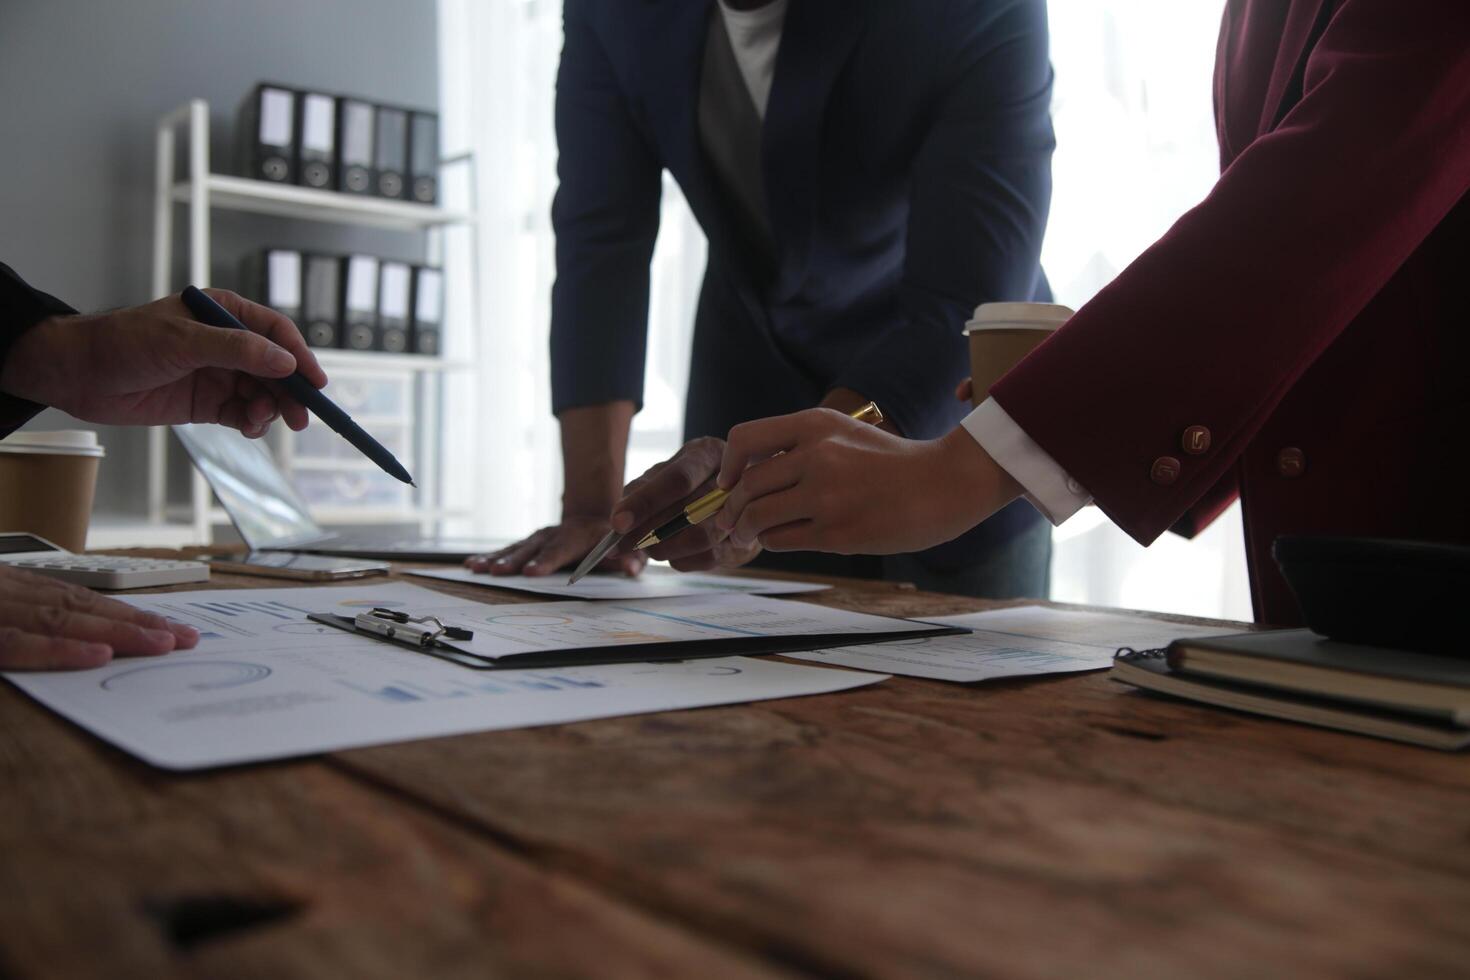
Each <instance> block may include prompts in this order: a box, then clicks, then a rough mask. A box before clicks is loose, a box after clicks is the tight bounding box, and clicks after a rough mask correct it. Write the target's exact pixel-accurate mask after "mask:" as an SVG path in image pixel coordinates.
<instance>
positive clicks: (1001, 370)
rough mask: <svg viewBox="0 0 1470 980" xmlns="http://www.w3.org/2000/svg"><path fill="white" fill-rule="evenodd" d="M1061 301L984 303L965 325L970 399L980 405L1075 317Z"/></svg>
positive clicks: (976, 309) (976, 308)
mask: <svg viewBox="0 0 1470 980" xmlns="http://www.w3.org/2000/svg"><path fill="white" fill-rule="evenodd" d="M1072 312H1073V311H1072V310H1071V309H1070V308H1069V307H1066V306H1062V305H1060V304H1058V303H982V304H980V305H979V306H977V307H975V315H974V316H973V317H971V318H970V320H969V322H968V323H966V324H965V336H967V337H969V338H970V377H971V379H972V380H971V384H972V391H971V394H970V398H971V400H972V401H973V403H974V404H976V405H979V404H980V403H981V402H983V401H984V400H985V398H986V396H987V395H989V394H990V388H991V386H992V385H994V384H995V383H996V382H997V381H999V380H1000V379H1001V378H1003V377H1005V375H1006V374H1007V373H1008V372H1009V371H1010V370H1011V368H1013V367H1015V366H1016V365H1017V364H1019V363H1020V362H1021V361H1022V359H1024V358H1025V357H1026V355H1027V354H1029V353H1031V352H1032V351H1033V350H1035V349H1036V348H1037V347H1038V346H1040V344H1041V342H1042V341H1043V340H1045V339H1046V338H1048V337H1050V336H1051V335H1052V333H1054V332H1055V331H1056V330H1057V328H1058V327H1060V326H1061V325H1062V324H1064V323H1066V322H1067V321H1068V320H1069V319H1071V317H1072Z"/></svg>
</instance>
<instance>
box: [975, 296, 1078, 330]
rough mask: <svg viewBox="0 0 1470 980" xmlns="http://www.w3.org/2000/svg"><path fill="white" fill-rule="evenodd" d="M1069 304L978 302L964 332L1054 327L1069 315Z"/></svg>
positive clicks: (1063, 321)
mask: <svg viewBox="0 0 1470 980" xmlns="http://www.w3.org/2000/svg"><path fill="white" fill-rule="evenodd" d="M1072 314H1073V310H1072V308H1071V307H1068V306H1062V305H1061V304H1060V303H981V304H980V305H979V306H977V307H975V315H974V316H973V317H971V318H970V321H969V322H968V323H966V324H965V333H974V332H976V331H978V330H1055V329H1056V328H1057V327H1060V326H1061V325H1062V324H1064V323H1066V322H1067V321H1068V320H1070V319H1071V318H1072Z"/></svg>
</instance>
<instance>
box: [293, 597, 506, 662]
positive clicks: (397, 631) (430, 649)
mask: <svg viewBox="0 0 1470 980" xmlns="http://www.w3.org/2000/svg"><path fill="white" fill-rule="evenodd" d="M306 618H307V619H310V620H312V621H313V622H317V623H322V624H323V625H326V626H335V627H336V628H337V629H339V630H346V631H347V632H349V633H360V634H362V635H365V636H371V637H373V638H375V639H380V640H387V641H389V642H391V643H396V644H399V645H401V646H405V647H408V648H409V649H411V650H416V651H418V652H419V653H426V654H428V655H429V656H431V657H438V658H439V659H441V660H448V661H449V662H450V663H455V664H459V665H460V666H461V667H469V668H470V669H471V670H493V669H494V668H495V666H496V663H495V661H494V660H493V659H492V658H490V657H482V656H480V655H478V654H474V653H470V652H469V651H467V650H461V649H460V648H459V647H456V646H454V644H453V643H452V642H451V641H462V640H472V639H474V638H475V634H474V633H473V632H472V631H470V630H467V629H465V628H464V627H462V626H449V625H446V624H445V623H444V622H442V621H441V620H440V619H439V618H438V617H437V616H414V615H411V614H409V613H407V612H400V611H399V610H396V609H384V608H382V607H381V606H376V607H374V608H373V609H371V610H369V611H368V612H361V613H358V614H357V615H356V616H351V617H349V616H338V615H336V614H335V613H310V614H308V615H307V617H306Z"/></svg>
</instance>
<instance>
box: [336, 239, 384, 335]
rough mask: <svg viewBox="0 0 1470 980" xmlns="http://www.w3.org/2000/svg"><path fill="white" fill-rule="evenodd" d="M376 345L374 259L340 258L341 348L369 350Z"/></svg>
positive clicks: (376, 276) (376, 271) (362, 257)
mask: <svg viewBox="0 0 1470 980" xmlns="http://www.w3.org/2000/svg"><path fill="white" fill-rule="evenodd" d="M377 343H378V260H377V259H375V258H373V257H372V256H371V255H347V256H343V258H342V345H341V346H343V347H345V348H347V349H348V350H373V349H374V348H375V347H377Z"/></svg>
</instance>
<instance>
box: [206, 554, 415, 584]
mask: <svg viewBox="0 0 1470 980" xmlns="http://www.w3.org/2000/svg"><path fill="white" fill-rule="evenodd" d="M199 560H200V561H206V562H209V566H210V567H211V568H213V569H216V570H217V571H221V572H239V573H240V574H243V575H268V576H271V577H273V578H294V579H306V580H309V581H312V582H332V581H336V580H337V579H345V578H364V577H366V576H368V575H386V574H388V563H387V562H385V561H364V560H363V559H361V558H332V557H330V556H328V555H303V554H299V553H297V552H294V551H252V552H250V553H249V554H247V555H240V554H235V555H200V556H199Z"/></svg>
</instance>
